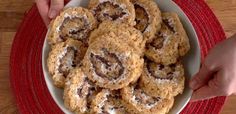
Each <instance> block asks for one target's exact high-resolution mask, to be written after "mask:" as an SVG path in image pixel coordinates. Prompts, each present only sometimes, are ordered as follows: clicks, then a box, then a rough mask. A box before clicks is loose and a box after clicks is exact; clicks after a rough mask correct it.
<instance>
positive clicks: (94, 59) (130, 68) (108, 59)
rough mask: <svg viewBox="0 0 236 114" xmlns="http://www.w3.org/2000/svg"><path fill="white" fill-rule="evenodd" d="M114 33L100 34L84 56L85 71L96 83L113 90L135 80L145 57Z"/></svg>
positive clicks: (140, 71)
mask: <svg viewBox="0 0 236 114" xmlns="http://www.w3.org/2000/svg"><path fill="white" fill-rule="evenodd" d="M115 37H117V36H115V35H114V34H106V35H103V36H100V37H99V38H98V39H100V40H96V41H95V42H93V43H92V44H91V45H90V47H89V48H88V51H87V53H86V55H85V58H84V61H83V63H84V66H85V72H86V73H88V77H89V79H90V80H92V81H93V82H95V84H96V85H98V86H100V87H103V88H108V89H111V90H114V89H120V88H122V87H124V86H127V85H128V84H129V83H131V82H135V81H136V80H137V79H138V78H139V76H140V75H141V73H142V67H143V63H144V60H143V58H142V57H141V56H140V55H138V54H137V53H135V52H134V50H133V48H131V47H129V46H128V45H126V44H124V43H123V44H120V42H119V41H115V40H119V39H117V38H115Z"/></svg>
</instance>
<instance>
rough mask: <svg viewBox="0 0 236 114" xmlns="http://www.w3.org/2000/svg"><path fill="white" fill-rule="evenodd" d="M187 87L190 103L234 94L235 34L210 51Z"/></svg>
mask: <svg viewBox="0 0 236 114" xmlns="http://www.w3.org/2000/svg"><path fill="white" fill-rule="evenodd" d="M189 85H190V87H191V88H192V89H193V90H194V92H193V95H192V98H191V101H198V100H204V99H209V98H213V97H216V96H229V95H235V94H236V34H235V35H233V36H232V37H230V38H228V39H227V40H224V41H223V42H221V43H219V44H217V45H216V46H215V47H214V48H213V49H212V50H211V51H210V53H209V54H208V55H207V57H206V59H205V60H204V62H203V64H202V67H201V69H200V71H199V72H198V73H197V74H196V75H195V76H194V77H193V79H192V80H191V81H190V84H189Z"/></svg>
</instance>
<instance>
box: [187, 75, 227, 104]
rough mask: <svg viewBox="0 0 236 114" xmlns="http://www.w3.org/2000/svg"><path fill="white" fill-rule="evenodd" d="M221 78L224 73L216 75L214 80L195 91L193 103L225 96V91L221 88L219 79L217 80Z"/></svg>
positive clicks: (192, 98)
mask: <svg viewBox="0 0 236 114" xmlns="http://www.w3.org/2000/svg"><path fill="white" fill-rule="evenodd" d="M219 76H222V71H219V72H218V73H216V75H215V76H214V78H213V79H211V80H210V81H209V82H208V83H207V84H206V85H204V86H202V87H200V88H199V89H197V90H195V91H194V92H193V95H192V97H191V101H197V100H204V99H209V98H213V97H216V96H222V95H224V89H222V87H220V81H219V78H217V77H219Z"/></svg>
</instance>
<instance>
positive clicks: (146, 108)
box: [121, 84, 174, 114]
mask: <svg viewBox="0 0 236 114" xmlns="http://www.w3.org/2000/svg"><path fill="white" fill-rule="evenodd" d="M121 95H122V98H123V100H124V101H125V107H126V108H127V109H128V112H130V113H131V114H166V113H168V112H169V110H170V109H171V108H172V106H173V103H174V99H173V98H170V99H166V98H160V97H158V96H156V97H152V96H150V95H149V94H146V93H145V92H144V91H143V89H141V88H140V87H139V85H137V84H132V85H129V86H127V87H125V88H123V89H121Z"/></svg>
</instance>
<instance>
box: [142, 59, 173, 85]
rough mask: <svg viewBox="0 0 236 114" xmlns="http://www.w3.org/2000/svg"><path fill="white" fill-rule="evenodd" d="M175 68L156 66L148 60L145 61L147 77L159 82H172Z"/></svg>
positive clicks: (171, 66)
mask: <svg viewBox="0 0 236 114" xmlns="http://www.w3.org/2000/svg"><path fill="white" fill-rule="evenodd" d="M175 67H176V65H175V64H171V65H169V66H164V65H162V64H156V63H154V62H152V61H150V60H147V62H146V68H147V72H148V74H149V76H152V77H154V78H156V79H161V80H172V79H173V76H174V75H173V73H174V72H175Z"/></svg>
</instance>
